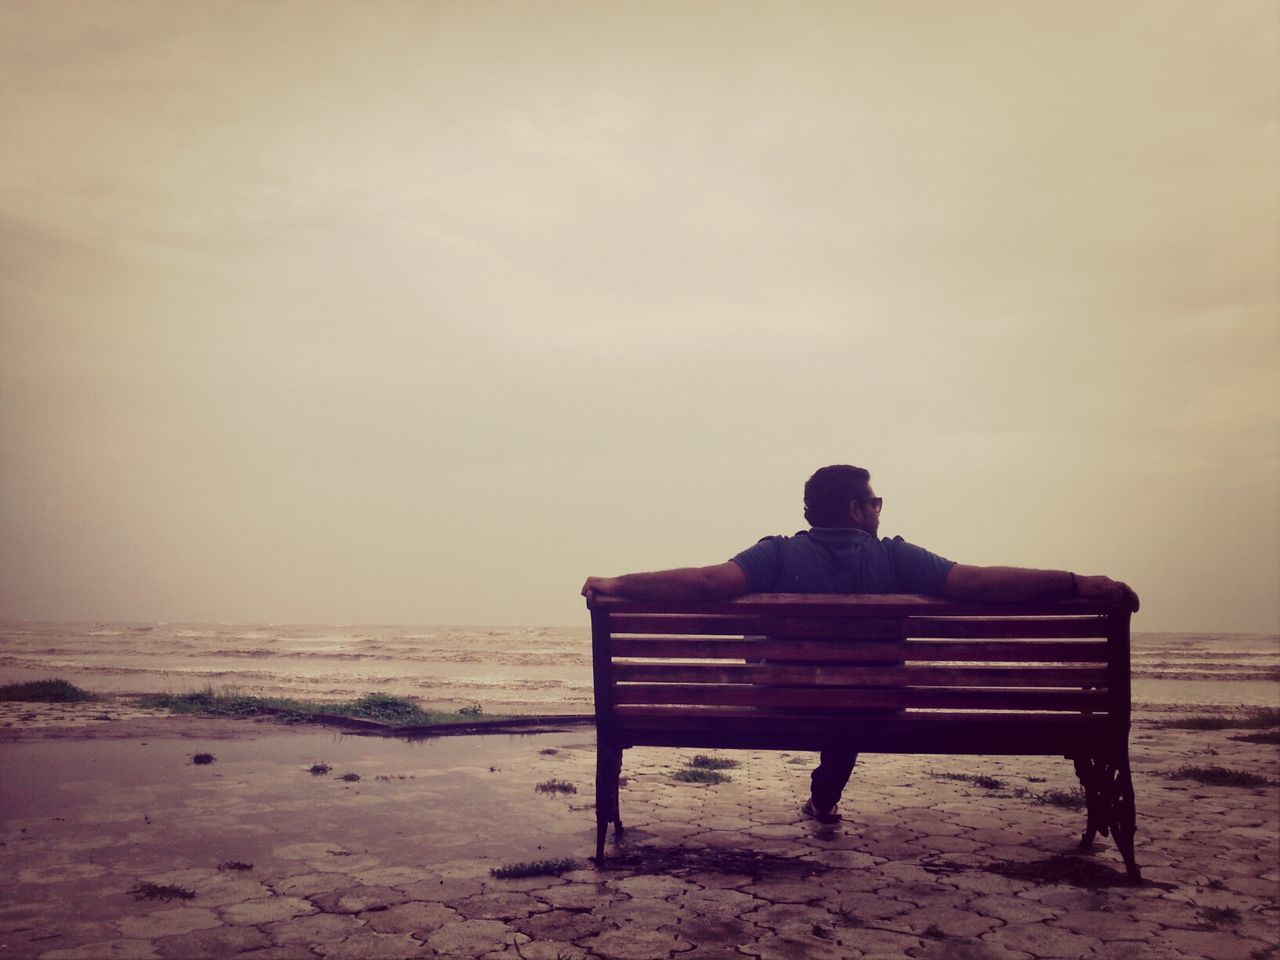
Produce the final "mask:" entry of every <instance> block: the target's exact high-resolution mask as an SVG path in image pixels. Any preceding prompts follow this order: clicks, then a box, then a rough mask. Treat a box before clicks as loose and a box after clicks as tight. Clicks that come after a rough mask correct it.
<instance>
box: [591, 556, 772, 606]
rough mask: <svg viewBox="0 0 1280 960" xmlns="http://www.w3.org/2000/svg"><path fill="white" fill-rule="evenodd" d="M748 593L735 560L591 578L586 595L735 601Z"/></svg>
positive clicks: (744, 580) (743, 575)
mask: <svg viewBox="0 0 1280 960" xmlns="http://www.w3.org/2000/svg"><path fill="white" fill-rule="evenodd" d="M746 592H747V575H746V574H745V573H743V572H742V568H741V567H740V566H738V565H737V564H736V563H734V562H733V561H732V560H727V561H725V562H724V563H717V564H713V565H711V566H709V567H680V568H678V569H675V570H655V571H652V572H650V573H628V574H624V575H623V576H621V577H587V582H586V583H584V584H583V585H582V595H583V596H584V597H586V598H587V599H588V600H589V599H591V598H592V597H593V596H608V597H625V598H627V599H628V600H731V599H732V598H734V597H738V596H741V595H742V594H744V593H746Z"/></svg>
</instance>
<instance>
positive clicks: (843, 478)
mask: <svg viewBox="0 0 1280 960" xmlns="http://www.w3.org/2000/svg"><path fill="white" fill-rule="evenodd" d="M870 484H871V473H870V472H869V471H867V470H863V469H862V468H861V467H851V466H849V465H848V464H845V463H837V464H833V465H831V466H829V467H823V468H822V469H820V470H815V471H814V474H813V476H812V477H810V478H809V479H808V480H806V481H805V484H804V518H805V520H807V521H808V522H809V526H811V527H843V526H847V525H848V523H849V502H850V501H851V500H860V499H862V498H863V497H866V496H867V495H868V494H869V492H870V490H871V486H870Z"/></svg>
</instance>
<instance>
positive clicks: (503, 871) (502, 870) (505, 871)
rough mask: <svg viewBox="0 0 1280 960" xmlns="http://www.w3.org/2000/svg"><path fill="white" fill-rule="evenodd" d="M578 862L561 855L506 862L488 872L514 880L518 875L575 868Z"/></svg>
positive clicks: (535, 874)
mask: <svg viewBox="0 0 1280 960" xmlns="http://www.w3.org/2000/svg"><path fill="white" fill-rule="evenodd" d="M577 866H578V862H577V861H576V860H574V859H573V858H572V857H561V858H560V859H558V860H530V861H527V862H525V863H507V864H503V865H502V866H501V867H494V868H493V869H491V870H490V871H489V873H490V874H491V875H492V876H494V877H497V878H498V879H499V880H514V879H517V878H519V877H547V876H554V875H556V874H560V873H564V872H565V871H567V870H574V869H577Z"/></svg>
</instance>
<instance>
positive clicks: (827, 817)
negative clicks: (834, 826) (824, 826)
mask: <svg viewBox="0 0 1280 960" xmlns="http://www.w3.org/2000/svg"><path fill="white" fill-rule="evenodd" d="M800 812H801V813H803V814H804V815H805V816H806V817H811V818H812V819H814V820H817V821H818V822H819V823H839V822H840V821H841V820H843V819H844V818H843V817H841V816H840V814H839V813H838V812H837V810H836V808H835V807H832V808H831V809H830V810H826V811H823V810H819V809H818V808H817V806H816V805H815V804H814V802H813V798H812V797H810V798H809V799H808V800H806V801H805V802H804V806H803V807H801V808H800Z"/></svg>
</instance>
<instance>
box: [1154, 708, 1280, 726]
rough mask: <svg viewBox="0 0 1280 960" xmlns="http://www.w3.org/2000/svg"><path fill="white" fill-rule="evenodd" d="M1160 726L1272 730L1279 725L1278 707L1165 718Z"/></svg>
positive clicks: (1279, 713) (1279, 714)
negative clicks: (1227, 713) (1172, 718)
mask: <svg viewBox="0 0 1280 960" xmlns="http://www.w3.org/2000/svg"><path fill="white" fill-rule="evenodd" d="M1159 726H1161V727H1166V728H1172V729H1175V730H1272V729H1275V728H1277V727H1280V708H1277V707H1260V708H1258V709H1256V710H1250V711H1248V712H1247V713H1243V714H1238V715H1237V714H1231V715H1229V716H1218V715H1216V714H1209V715H1203V714H1202V715H1198V716H1191V717H1178V718H1176V719H1174V720H1165V721H1163V722H1162V723H1160V724H1159Z"/></svg>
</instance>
